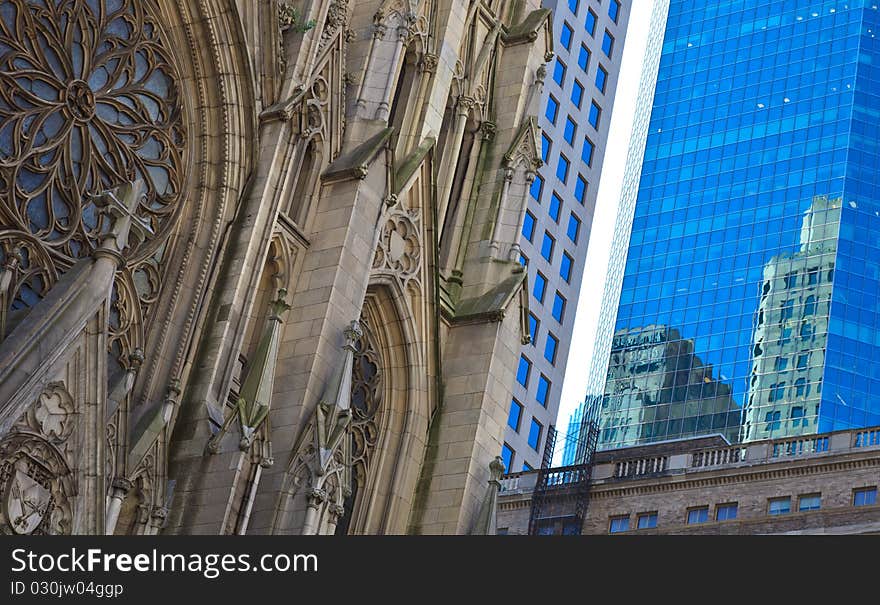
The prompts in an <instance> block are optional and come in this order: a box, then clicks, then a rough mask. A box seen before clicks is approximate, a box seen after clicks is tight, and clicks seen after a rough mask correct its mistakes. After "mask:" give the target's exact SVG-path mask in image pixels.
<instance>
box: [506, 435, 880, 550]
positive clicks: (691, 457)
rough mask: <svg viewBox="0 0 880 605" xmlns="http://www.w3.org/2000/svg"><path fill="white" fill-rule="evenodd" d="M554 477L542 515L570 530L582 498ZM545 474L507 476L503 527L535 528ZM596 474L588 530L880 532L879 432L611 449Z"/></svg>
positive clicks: (599, 457) (716, 438) (508, 529)
mask: <svg viewBox="0 0 880 605" xmlns="http://www.w3.org/2000/svg"><path fill="white" fill-rule="evenodd" d="M555 476H557V477H560V478H561V479H560V481H559V482H558V487H555V488H551V490H550V491H549V492H548V493H549V499H548V500H547V504H546V506H545V507H544V510H545V514H544V515H543V516H546V517H548V521H547V522H546V523H545V525H546V526H547V527H548V528H550V529H551V530H555V531H556V533H562V531H563V530H564V529H565V528H566V516H567V515H570V514H571V513H572V511H574V507H575V502H574V500H573V494H572V490H571V489H569V488H566V487H565V485H564V469H559V473H557V474H555ZM536 478H537V471H529V472H523V473H515V474H512V475H506V476H505V478H504V479H503V480H502V482H501V483H502V488H501V494H500V496H499V498H498V519H497V523H498V531H499V533H508V534H526V533H528V527H529V514H530V510H531V496H532V490H533V489H534V486H535V481H536ZM592 478H593V481H592V488H591V491H590V499H589V504H588V507H587V512H586V515H585V517H584V524H583V532H582V533H584V534H607V533H609V532H610V531H611V528H612V522H613V521H614V522H615V529H621V528H624V527H625V528H626V529H625V530H624V532H623V533H625V534H878V533H880V502H878V501H877V499H876V494H877V489H878V487H880V428H873V429H857V430H851V431H837V432H833V433H825V434H821V435H818V436H810V437H796V438H789V439H777V440H764V441H755V442H752V443H749V444H748V445H730V444H729V443H728V442H727V441H726V440H725V439H724V438H723V437H721V436H720V435H715V436H712V437H700V438H693V439H681V440H675V441H668V442H664V443H657V444H653V445H645V446H637V447H631V448H623V449H618V450H610V451H604V452H599V453H597V454H596V457H595V466H594V467H593V475H592ZM872 494H873V495H872ZM786 503H787V504H788V510H787V511H786V506H785V505H786ZM733 510H735V514H733V513H732V511H733ZM652 515H653V516H654V518H653V520H652V519H651V516H652ZM640 519H642V523H641V525H643V527H641V528H640V527H639V525H640ZM689 520H690V522H689ZM652 525H653V526H652Z"/></svg>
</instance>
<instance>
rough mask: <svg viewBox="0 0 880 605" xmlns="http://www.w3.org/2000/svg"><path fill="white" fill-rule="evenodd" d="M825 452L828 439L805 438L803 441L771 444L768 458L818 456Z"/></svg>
mask: <svg viewBox="0 0 880 605" xmlns="http://www.w3.org/2000/svg"><path fill="white" fill-rule="evenodd" d="M827 451H828V437H821V436H820V437H805V438H803V439H788V440H785V441H778V442H775V443H773V449H772V451H771V453H770V457H771V458H781V457H783V456H803V455H804V454H818V453H821V452H827Z"/></svg>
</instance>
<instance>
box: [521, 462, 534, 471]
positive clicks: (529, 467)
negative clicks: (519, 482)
mask: <svg viewBox="0 0 880 605" xmlns="http://www.w3.org/2000/svg"><path fill="white" fill-rule="evenodd" d="M522 470H523V472H525V471H533V470H535V469H534V468H533V467H532V465H531V464H529V463H528V462H523V465H522Z"/></svg>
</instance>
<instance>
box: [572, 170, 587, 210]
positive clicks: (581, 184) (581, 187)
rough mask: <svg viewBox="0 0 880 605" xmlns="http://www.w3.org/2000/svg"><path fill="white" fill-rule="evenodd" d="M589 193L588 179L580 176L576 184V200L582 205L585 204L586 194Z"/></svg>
mask: <svg viewBox="0 0 880 605" xmlns="http://www.w3.org/2000/svg"><path fill="white" fill-rule="evenodd" d="M586 192H587V179H585V178H584V177H582V176H581V175H578V177H577V182H576V183H575V184H574V199H576V200H577V201H578V202H580V203H581V204H583V203H584V194H585V193H586Z"/></svg>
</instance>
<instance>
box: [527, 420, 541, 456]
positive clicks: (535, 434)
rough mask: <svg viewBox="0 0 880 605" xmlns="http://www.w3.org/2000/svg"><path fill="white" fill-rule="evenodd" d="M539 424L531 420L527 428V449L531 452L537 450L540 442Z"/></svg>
mask: <svg viewBox="0 0 880 605" xmlns="http://www.w3.org/2000/svg"><path fill="white" fill-rule="evenodd" d="M542 428H543V427H542V426H541V423H540V422H538V421H537V420H535V419H534V418H532V424H531V426H529V440H528V442H529V447H531V448H532V449H533V450H536V451H537V449H538V442H539V441H540V440H541V429H542Z"/></svg>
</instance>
